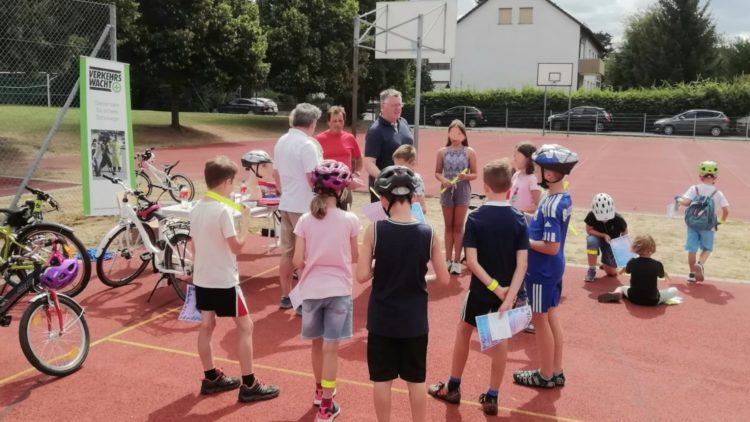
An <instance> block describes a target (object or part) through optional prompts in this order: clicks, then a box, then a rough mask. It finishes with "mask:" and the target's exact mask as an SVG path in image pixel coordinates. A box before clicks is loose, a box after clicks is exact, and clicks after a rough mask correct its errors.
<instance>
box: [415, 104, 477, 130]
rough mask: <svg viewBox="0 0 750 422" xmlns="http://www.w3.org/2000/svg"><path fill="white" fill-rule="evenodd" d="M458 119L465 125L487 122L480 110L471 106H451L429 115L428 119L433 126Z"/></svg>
mask: <svg viewBox="0 0 750 422" xmlns="http://www.w3.org/2000/svg"><path fill="white" fill-rule="evenodd" d="M455 119H458V120H460V121H462V122H463V123H464V124H465V125H466V126H469V127H476V126H477V125H480V124H484V123H486V122H487V119H485V117H484V115H483V114H482V112H481V110H479V109H478V108H476V107H471V106H457V107H451V108H449V109H447V110H444V111H441V112H439V113H435V114H432V115H430V118H429V121H430V122H432V124H434V125H435V126H441V125H449V124H450V123H451V122H452V121H453V120H455Z"/></svg>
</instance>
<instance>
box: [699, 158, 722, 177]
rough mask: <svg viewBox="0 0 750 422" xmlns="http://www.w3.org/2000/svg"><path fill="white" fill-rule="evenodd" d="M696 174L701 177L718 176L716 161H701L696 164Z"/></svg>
mask: <svg viewBox="0 0 750 422" xmlns="http://www.w3.org/2000/svg"><path fill="white" fill-rule="evenodd" d="M698 174H700V175H701V176H708V175H711V176H716V175H717V174H719V165H718V164H716V161H702V162H701V163H700V164H698Z"/></svg>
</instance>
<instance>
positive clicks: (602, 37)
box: [594, 31, 615, 60]
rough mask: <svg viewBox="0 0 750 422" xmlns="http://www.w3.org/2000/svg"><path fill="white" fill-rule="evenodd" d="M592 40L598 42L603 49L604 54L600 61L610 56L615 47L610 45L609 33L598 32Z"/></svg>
mask: <svg viewBox="0 0 750 422" xmlns="http://www.w3.org/2000/svg"><path fill="white" fill-rule="evenodd" d="M594 38H596V39H597V41H599V43H600V44H601V45H602V47H604V53H603V54H602V56H601V57H600V58H601V59H602V60H603V59H606V58H607V56H609V55H610V54H612V52H613V51H614V50H615V47H614V46H613V45H612V34H610V33H609V32H604V31H599V32H597V33H595V34H594Z"/></svg>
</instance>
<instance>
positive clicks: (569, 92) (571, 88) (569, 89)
mask: <svg viewBox="0 0 750 422" xmlns="http://www.w3.org/2000/svg"><path fill="white" fill-rule="evenodd" d="M572 93H573V84H570V85H568V134H567V135H565V136H566V137H568V138H570V103H571V96H572Z"/></svg>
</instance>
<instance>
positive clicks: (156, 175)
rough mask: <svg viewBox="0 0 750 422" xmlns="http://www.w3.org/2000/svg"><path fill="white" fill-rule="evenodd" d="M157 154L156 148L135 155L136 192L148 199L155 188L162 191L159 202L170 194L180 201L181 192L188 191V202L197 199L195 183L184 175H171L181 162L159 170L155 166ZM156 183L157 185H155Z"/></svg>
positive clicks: (165, 165)
mask: <svg viewBox="0 0 750 422" xmlns="http://www.w3.org/2000/svg"><path fill="white" fill-rule="evenodd" d="M155 159H156V154H155V153H154V148H153V147H152V148H146V150H145V151H143V152H141V153H138V154H136V155H135V163H136V169H135V181H136V190H138V191H140V192H143V194H144V195H145V196H146V197H149V196H151V193H152V192H153V190H154V188H156V189H161V193H160V194H159V196H158V197H157V198H156V200H157V201H159V199H160V198H161V196H162V195H164V192H169V196H171V197H172V199H174V200H175V201H177V202H179V201H180V199H181V198H180V190H182V189H185V190H187V200H188V201H192V200H193V198H194V197H195V187H194V186H193V181H192V180H190V179H189V178H188V177H187V176H185V175H182V174H171V173H172V169H174V168H175V167H176V166H177V164H179V163H180V162H179V161H177V162H175V163H174V164H164V166H163V170H159V169H158V168H156V166H155V165H154V160H155ZM154 182H156V183H154Z"/></svg>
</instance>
